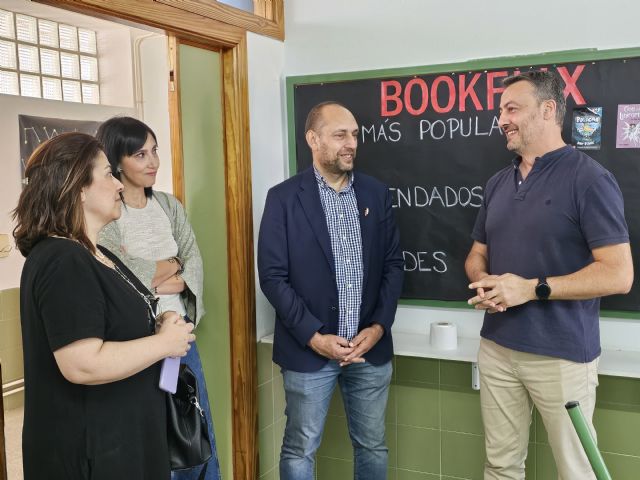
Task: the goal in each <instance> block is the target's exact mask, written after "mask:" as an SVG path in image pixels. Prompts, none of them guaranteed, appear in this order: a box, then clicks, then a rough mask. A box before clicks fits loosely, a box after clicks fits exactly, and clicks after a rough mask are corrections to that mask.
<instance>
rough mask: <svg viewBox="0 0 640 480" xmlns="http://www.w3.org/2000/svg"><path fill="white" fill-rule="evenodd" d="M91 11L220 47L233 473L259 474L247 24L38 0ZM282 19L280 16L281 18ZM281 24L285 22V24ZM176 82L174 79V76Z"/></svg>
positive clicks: (176, 139) (241, 479)
mask: <svg viewBox="0 0 640 480" xmlns="http://www.w3.org/2000/svg"><path fill="white" fill-rule="evenodd" d="M35 1H36V2H38V3H45V4H49V5H52V6H55V7H59V8H65V9H68V10H73V11H76V12H79V13H83V14H86V15H91V16H97V17H105V18H107V19H109V20H115V21H121V22H124V23H127V22H134V23H138V24H143V25H149V26H152V27H155V28H160V29H163V30H164V31H165V32H166V33H167V35H168V36H169V39H170V43H169V48H170V53H171V48H172V47H173V48H174V54H175V55H176V56H175V57H174V58H177V53H175V52H176V50H177V49H176V48H175V47H176V46H177V45H178V44H179V42H181V41H184V42H185V43H190V44H195V45H199V46H202V47H204V48H213V49H216V50H219V51H220V52H221V57H222V70H223V81H222V84H223V116H224V118H223V124H224V129H225V131H224V139H225V172H226V200H227V201H226V217H227V245H228V247H227V253H228V272H229V331H230V333H229V335H230V339H229V340H230V345H231V348H230V355H231V358H230V364H231V392H230V394H231V405H232V412H231V415H232V426H233V428H232V448H233V454H232V455H233V458H232V462H233V476H234V478H235V479H237V480H254V479H256V478H258V473H259V472H258V403H257V361H256V342H257V339H256V324H255V279H254V258H253V215H252V213H253V212H252V198H251V157H250V143H249V101H248V64H247V41H246V29H244V28H242V26H237V25H232V24H229V23H225V22H223V21H218V20H215V19H213V18H211V17H204V16H202V15H198V14H195V13H193V12H189V11H185V10H182V9H178V8H175V7H173V6H171V5H167V4H165V3H160V2H156V1H153V0H35ZM279 20H280V21H281V20H282V18H280V19H279ZM281 25H282V24H281ZM171 68H172V69H173V70H172V75H173V77H172V79H173V81H174V85H173V88H174V90H173V91H171V85H170V100H169V103H170V105H169V108H170V123H171V141H172V154H173V160H172V163H173V181H174V193H175V194H176V196H177V197H178V198H179V199H180V200H184V174H183V161H182V135H181V129H180V123H181V118H180V108H179V105H180V102H179V85H178V84H177V81H178V78H179V75H178V71H177V69H178V68H179V65H178V62H175V63H174V64H173V65H172V66H171ZM169 80H171V78H170V79H169Z"/></svg>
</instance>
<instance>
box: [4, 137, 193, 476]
mask: <svg viewBox="0 0 640 480" xmlns="http://www.w3.org/2000/svg"><path fill="white" fill-rule="evenodd" d="M25 177H26V178H27V182H28V183H27V185H26V186H25V188H24V189H23V191H22V194H21V195H20V199H19V201H18V206H17V208H16V209H15V211H14V217H15V219H16V221H17V226H16V228H15V230H14V237H15V239H16V244H17V246H18V248H19V249H20V251H21V252H22V254H23V255H25V256H26V258H27V259H26V262H25V265H24V268H23V271H22V278H21V283H20V312H21V320H22V337H23V348H24V368H25V418H24V428H23V434H22V443H23V468H24V478H25V480H43V479H48V480H75V479H83V480H84V479H90V480H114V479H125V478H127V479H129V478H130V479H136V480H145V479H147V480H161V479H168V478H169V476H170V470H169V459H168V451H167V438H166V414H165V403H164V393H163V392H162V391H161V390H160V389H159V388H158V379H159V363H158V361H159V360H161V359H163V358H165V357H167V356H184V355H186V352H187V351H188V350H189V342H192V341H193V340H194V339H195V337H194V335H193V334H191V330H192V329H193V326H192V324H190V323H185V322H184V320H183V319H181V318H180V317H179V316H178V315H177V314H175V313H171V314H169V315H166V316H165V317H164V321H163V322H162V324H161V325H160V326H159V327H158V331H157V333H156V334H155V335H153V333H154V329H155V319H154V318H153V314H152V301H153V297H152V296H151V295H150V292H149V291H148V290H147V289H146V288H145V287H144V286H143V285H142V284H141V283H140V282H139V281H138V280H137V278H135V276H134V275H133V274H132V273H131V272H130V271H129V270H128V269H127V268H126V267H125V266H124V265H123V264H122V263H121V262H120V261H119V260H118V259H117V257H115V256H114V255H113V254H111V252H109V251H108V250H106V249H97V248H96V238H97V235H98V232H99V231H100V229H101V228H102V227H103V226H104V225H106V224H107V223H109V222H111V221H112V220H114V219H116V218H118V217H119V216H120V204H121V201H120V192H121V191H122V184H121V183H120V182H119V181H118V180H116V179H115V178H113V176H112V174H111V166H110V165H109V162H108V161H107V158H106V157H105V155H104V153H103V152H102V150H101V147H100V144H99V143H98V142H97V141H96V140H95V139H94V138H93V137H91V136H89V135H85V134H81V133H68V134H63V135H60V136H58V137H55V138H53V139H51V140H49V141H47V142H45V143H44V144H42V145H41V146H40V147H38V149H37V150H36V151H35V152H34V153H33V155H32V156H31V158H30V159H29V162H28V164H27V168H26V171H25Z"/></svg>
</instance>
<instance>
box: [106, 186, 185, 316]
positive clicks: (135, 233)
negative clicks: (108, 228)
mask: <svg viewBox="0 0 640 480" xmlns="http://www.w3.org/2000/svg"><path fill="white" fill-rule="evenodd" d="M116 222H117V224H118V228H119V229H120V232H121V234H122V245H123V246H124V247H125V248H126V250H127V253H128V254H129V255H132V256H134V257H140V258H143V259H145V260H152V261H155V262H157V261H159V260H166V259H167V258H171V257H174V256H176V255H177V254H178V244H177V243H176V241H175V239H174V238H173V232H172V231H171V223H170V222H169V217H167V214H166V213H164V210H163V209H162V207H161V206H160V205H159V204H158V202H157V201H156V200H155V199H154V198H153V197H151V198H148V199H147V204H146V205H145V206H144V207H143V208H133V207H131V206H128V205H122V215H121V216H120V218H119V219H118V220H116ZM158 297H159V298H160V302H159V305H158V308H159V312H166V311H168V310H173V311H175V312H177V313H179V314H180V315H185V314H186V313H187V311H186V310H185V308H184V303H183V302H182V299H181V298H180V294H178V293H172V294H170V295H158Z"/></svg>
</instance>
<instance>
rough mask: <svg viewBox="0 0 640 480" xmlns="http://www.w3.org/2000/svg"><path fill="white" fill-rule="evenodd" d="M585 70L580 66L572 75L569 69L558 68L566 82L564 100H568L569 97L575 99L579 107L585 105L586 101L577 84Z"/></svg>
mask: <svg viewBox="0 0 640 480" xmlns="http://www.w3.org/2000/svg"><path fill="white" fill-rule="evenodd" d="M583 70H584V65H578V66H577V67H576V69H575V70H574V71H573V74H570V73H569V71H568V70H567V67H558V73H559V74H560V76H561V77H562V79H563V80H564V84H565V87H564V98H567V97H568V96H569V95H571V96H572V97H573V99H574V100H575V102H576V104H577V105H584V104H585V103H587V102H585V100H584V97H583V96H582V94H581V93H580V89H579V88H578V85H577V82H578V77H580V75H581V74H582V71H583Z"/></svg>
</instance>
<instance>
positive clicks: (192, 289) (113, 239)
mask: <svg viewBox="0 0 640 480" xmlns="http://www.w3.org/2000/svg"><path fill="white" fill-rule="evenodd" d="M153 198H155V199H156V201H157V202H158V204H160V206H161V207H162V209H163V210H164V212H165V213H166V214H167V217H169V222H170V223H171V230H172V231H173V238H174V239H175V241H176V243H177V244H178V256H179V257H180V258H181V259H182V260H183V262H184V272H183V273H182V275H181V277H182V279H183V280H184V283H185V285H186V287H187V288H185V289H184V291H183V292H182V294H181V296H182V300H183V302H184V304H185V308H186V310H187V315H188V316H189V318H191V319H192V320H194V321H195V323H196V325H197V324H198V322H199V321H200V319H201V318H202V316H203V315H204V313H205V311H204V304H203V302H202V288H203V286H202V285H203V268H202V257H201V256H200V250H199V249H198V244H197V243H196V237H195V235H194V233H193V230H192V229H191V225H190V224H189V221H188V220H187V215H186V213H185V211H184V208H183V207H182V204H181V203H180V202H179V201H178V200H177V199H176V198H175V197H174V196H173V195H170V194H168V193H165V192H157V191H155V190H154V192H153ZM98 243H99V244H100V245H102V246H103V247H106V248H108V249H109V250H110V251H111V252H113V253H114V254H115V255H117V256H118V258H120V260H122V262H123V263H124V264H125V265H126V266H127V267H129V269H130V270H131V271H132V272H133V273H134V274H135V275H136V276H137V277H138V278H139V279H140V281H141V282H142V283H143V284H144V285H146V287H147V288H148V289H149V290H151V280H152V279H153V276H154V275H155V273H156V262H155V261H153V260H145V259H142V258H140V257H133V256H131V255H128V254H127V250H126V247H125V246H124V245H122V233H121V232H120V228H119V227H118V224H117V223H116V222H111V223H109V224H108V225H106V226H105V227H104V228H103V229H102V230H101V231H100V234H99V236H98Z"/></svg>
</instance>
